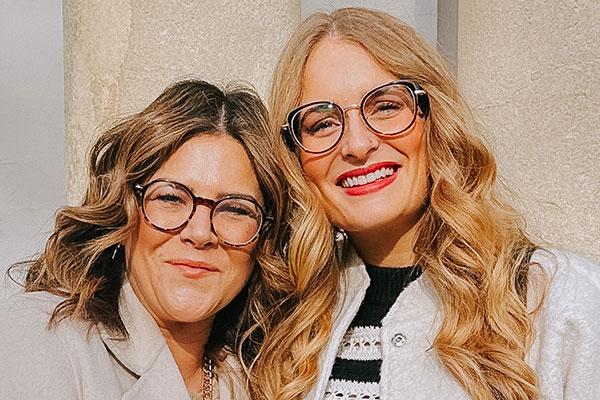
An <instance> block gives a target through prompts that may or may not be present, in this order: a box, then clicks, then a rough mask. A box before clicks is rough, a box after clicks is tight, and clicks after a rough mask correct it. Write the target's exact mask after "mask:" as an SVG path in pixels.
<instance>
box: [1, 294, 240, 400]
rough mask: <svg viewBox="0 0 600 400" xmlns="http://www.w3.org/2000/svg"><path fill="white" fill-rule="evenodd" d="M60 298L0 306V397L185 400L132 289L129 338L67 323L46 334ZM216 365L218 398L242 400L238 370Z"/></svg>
mask: <svg viewBox="0 0 600 400" xmlns="http://www.w3.org/2000/svg"><path fill="white" fill-rule="evenodd" d="M61 300H62V298H60V297H58V296H55V295H52V294H50V293H47V292H34V293H23V294H18V295H15V296H12V297H11V298H9V299H7V300H5V301H3V302H1V303H0V399H11V400H17V399H23V400H33V399H48V400H50V399H51V400H63V399H64V400H71V399H80V400H92V399H102V400H111V399H122V400H133V399H136V400H152V399H157V400H158V399H161V400H165V399H168V400H189V399H190V395H189V394H188V391H187V388H186V386H185V383H184V381H183V378H182V376H181V374H180V373H179V369H178V367H177V365H176V364H175V360H174V359H173V356H172V355H171V351H170V350H169V347H168V346H167V344H166V342H165V339H164V338H163V336H162V334H161V333H160V330H159V329H158V326H157V325H156V323H155V321H154V320H153V319H152V317H151V316H150V315H149V314H148V312H147V311H146V309H145V308H144V306H142V304H141V303H140V302H139V300H138V298H137V297H136V295H135V294H134V292H133V290H132V289H131V286H130V285H129V283H125V284H124V285H123V288H122V290H121V296H120V301H119V312H120V314H121V318H122V320H123V322H124V324H125V328H126V329H127V331H128V332H129V339H127V340H119V339H118V338H116V337H115V336H114V335H113V334H111V333H109V332H108V331H106V330H105V329H103V328H102V327H101V326H93V327H92V328H91V329H90V328H89V324H88V323H85V322H83V321H79V320H71V319H66V320H63V321H61V322H60V323H59V324H58V325H57V326H56V327H54V328H52V329H51V330H49V329H48V327H47V324H48V319H49V317H50V314H51V312H52V310H53V309H54V307H56V305H57V304H58V303H59V302H60V301H61ZM224 364H225V365H223V366H219V368H218V369H217V371H216V372H217V375H218V376H219V379H218V384H219V387H218V389H219V392H220V399H221V400H226V399H236V400H237V399H247V398H248V395H247V392H246V389H245V385H244V384H243V379H241V376H242V374H241V368H240V366H239V364H238V363H237V361H236V360H235V357H233V356H230V357H228V359H227V360H226V362H225V363H224Z"/></svg>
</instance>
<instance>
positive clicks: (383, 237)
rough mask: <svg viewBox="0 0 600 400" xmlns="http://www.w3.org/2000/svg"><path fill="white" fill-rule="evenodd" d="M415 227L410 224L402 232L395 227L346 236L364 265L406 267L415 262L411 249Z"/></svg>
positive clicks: (415, 232) (415, 231)
mask: <svg viewBox="0 0 600 400" xmlns="http://www.w3.org/2000/svg"><path fill="white" fill-rule="evenodd" d="M417 225H418V224H416V223H415V224H412V225H411V226H410V227H409V228H407V229H404V230H403V229H399V228H398V227H397V226H396V227H385V228H383V229H374V230H370V231H361V232H348V236H349V238H350V241H351V242H352V245H353V246H354V248H355V249H356V251H357V253H358V255H359V256H360V258H361V259H362V260H363V261H364V262H365V263H367V264H371V265H376V266H379V267H407V266H411V265H413V264H414V262H415V253H414V251H413V247H414V243H415V239H416V235H417Z"/></svg>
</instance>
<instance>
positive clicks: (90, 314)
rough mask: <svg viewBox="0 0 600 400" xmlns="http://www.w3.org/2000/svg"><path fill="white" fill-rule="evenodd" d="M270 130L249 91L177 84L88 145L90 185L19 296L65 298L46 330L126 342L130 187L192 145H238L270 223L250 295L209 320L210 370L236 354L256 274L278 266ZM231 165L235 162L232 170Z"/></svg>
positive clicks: (276, 183) (59, 223) (134, 205)
mask: <svg viewBox="0 0 600 400" xmlns="http://www.w3.org/2000/svg"><path fill="white" fill-rule="evenodd" d="M269 129H270V128H269V120H268V115H267V111H266V108H265V106H264V104H263V103H262V101H261V100H260V98H259V97H258V95H257V94H256V93H255V92H254V91H253V90H251V89H249V88H244V87H233V86H232V87H230V88H226V89H224V90H221V89H219V88H217V87H216V86H214V85H212V84H210V83H207V82H204V81H200V80H185V81H180V82H176V83H174V84H173V85H171V86H170V87H168V88H167V89H165V90H164V92H163V93H162V94H161V95H160V96H158V98H157V99H156V100H154V101H153V102H152V103H151V104H150V105H149V106H148V107H146V108H145V109H144V110H142V111H141V112H139V113H137V114H134V115H131V116H128V117H126V118H123V119H122V120H120V121H118V122H117V123H116V124H115V125H114V126H112V127H111V128H110V129H108V130H107V131H105V132H103V133H102V134H101V135H100V136H99V137H98V139H97V140H96V141H95V143H94V145H93V147H92V148H91V152H90V155H89V163H88V169H89V176H88V178H89V183H88V186H87V190H86V193H85V196H84V198H83V201H82V203H81V205H78V206H68V207H64V208H62V209H61V210H59V212H58V213H57V216H56V223H55V226H54V231H53V233H52V234H51V236H50V238H49V240H48V242H47V243H46V246H45V250H44V251H43V253H42V254H41V256H39V257H38V258H37V259H34V260H32V261H30V262H25V263H21V264H19V265H15V266H13V267H12V268H11V271H16V269H15V268H18V269H23V268H26V269H27V273H26V278H25V282H24V286H25V290H26V291H28V292H33V291H47V292H50V293H53V294H56V295H59V296H62V297H64V300H63V301H62V302H61V303H60V304H59V305H58V306H57V307H56V309H55V310H54V313H53V314H52V316H51V320H50V325H51V326H52V325H53V324H56V323H58V322H59V321H60V320H62V319H64V318H78V319H82V320H85V321H89V322H90V326H93V325H95V324H102V325H104V326H105V327H107V328H108V329H110V330H112V331H113V332H114V333H117V334H120V335H122V336H124V337H125V336H127V332H126V331H125V327H124V326H123V322H122V320H121V318H120V316H119V311H118V307H119V303H118V298H119V293H120V289H121V285H122V283H123V279H124V276H125V271H126V265H125V251H124V249H123V248H122V247H121V246H120V245H119V244H120V243H126V241H127V239H128V238H129V237H130V235H131V234H132V233H133V232H134V231H135V229H136V227H137V224H138V223H139V217H138V215H139V213H138V207H139V203H138V199H137V198H136V195H135V193H134V185H135V184H136V183H144V182H145V181H146V180H148V179H149V178H150V177H151V176H152V175H153V174H154V173H155V172H156V171H157V170H158V169H159V168H160V166H161V165H162V164H163V163H164V162H165V161H166V160H167V159H168V158H169V157H170V156H171V155H172V154H173V153H175V152H176V151H177V149H178V148H179V147H180V146H181V145H183V144H184V143H185V142H186V141H188V140H189V139H191V138H193V137H195V136H198V135H228V136H230V137H232V138H234V139H236V140H237V141H238V142H240V143H241V144H242V145H243V146H244V148H245V150H246V152H247V154H248V156H249V158H250V160H251V162H252V165H253V167H254V171H255V173H256V176H257V180H258V183H259V186H260V190H261V192H262V195H263V198H264V201H265V210H266V211H267V213H268V214H270V216H271V217H272V219H273V220H272V223H271V224H270V225H269V227H268V228H267V229H266V230H265V231H263V232H262V233H261V236H260V237H259V242H258V245H257V248H256V253H255V254H256V258H257V261H256V264H257V265H256V267H255V268H254V272H253V275H252V277H251V278H250V281H249V283H248V285H247V286H246V287H245V288H244V289H243V290H242V292H241V293H240V294H239V295H238V296H237V297H236V298H235V299H234V300H233V301H232V302H231V303H230V304H229V305H228V306H226V307H225V308H224V309H223V310H221V311H219V313H218V314H217V316H216V318H215V322H214V325H213V329H212V331H211V336H210V338H209V341H208V343H207V347H206V350H207V353H208V354H209V355H210V356H211V357H213V358H214V359H215V361H217V360H218V359H221V358H222V356H223V354H221V355H220V356H218V357H217V354H218V353H219V350H220V349H222V348H223V346H225V345H227V346H231V347H233V346H235V344H236V341H237V336H238V335H239V334H240V332H239V329H241V328H240V323H239V321H240V320H241V319H244V316H243V315H244V314H245V313H246V311H244V310H245V306H246V303H247V302H248V301H249V300H248V299H247V297H248V296H247V293H248V292H253V291H257V292H261V289H260V286H261V285H262V282H263V281H262V280H261V279H260V275H261V269H262V268H263V265H267V264H269V265H270V264H276V265H277V266H278V267H279V268H281V267H280V265H281V263H282V261H281V257H278V256H277V252H276V251H275V248H278V247H281V245H280V244H279V243H278V241H280V240H281V235H282V229H283V227H284V225H283V223H282V215H283V213H284V212H285V204H286V203H285V193H286V189H285V188H286V184H285V181H284V180H283V177H282V174H281V172H280V170H279V167H278V165H277V163H276V160H275V157H274V156H273V149H272V146H271V142H270V141H269V139H268V132H269ZM232 162H235V160H232Z"/></svg>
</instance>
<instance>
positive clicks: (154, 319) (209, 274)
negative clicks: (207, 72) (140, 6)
mask: <svg viewBox="0 0 600 400" xmlns="http://www.w3.org/2000/svg"><path fill="white" fill-rule="evenodd" d="M268 127H269V124H268V117H267V112H266V108H265V107H264V105H263V103H262V101H261V100H260V98H259V97H258V96H257V95H256V93H254V92H253V91H252V90H249V89H245V88H230V89H226V90H222V89H219V88H217V87H216V86H214V85H211V84H209V83H207V82H203V81H197V80H187V81H182V82H177V83H175V84H173V85H172V86H170V87H168V88H167V89H165V91H164V92H163V93H162V94H161V95H160V96H159V97H158V98H157V99H156V100H155V101H153V102H152V103H151V104H150V105H149V106H148V107H146V108H145V109H144V110H142V111H141V112H139V113H137V114H134V115H131V116H129V117H126V118H124V119H123V120H121V121H118V123H116V124H115V125H114V126H113V127H111V128H110V129H108V130H107V131H106V132H103V133H102V134H101V135H100V136H99V138H98V139H97V140H96V142H95V144H94V146H93V147H92V150H91V154H90V158H89V183H88V186H87V191H86V194H85V197H84V199H83V202H82V203H81V204H80V205H77V206H69V207H65V208H63V209H61V210H60V211H59V212H58V215H57V217H56V225H55V228H54V232H53V233H52V235H51V237H50V239H49V240H48V242H47V244H46V248H45V250H44V252H43V253H42V254H41V255H40V256H39V257H38V258H37V259H35V260H33V261H32V262H30V263H25V264H24V265H21V267H25V268H26V278H25V282H24V289H25V292H24V293H21V294H18V295H15V296H14V297H11V298H9V299H8V300H6V301H4V302H2V303H0V358H2V362H0V382H2V384H1V385H0V393H1V394H2V395H1V396H0V397H2V398H3V399H53V400H54V399H143V400H149V399H160V400H164V399H182V400H184V399H186V400H189V399H190V398H192V399H198V400H209V399H218V398H220V399H244V398H248V397H247V387H246V378H245V377H244V376H243V372H242V370H241V368H240V365H239V363H238V361H237V360H236V357H235V355H234V352H235V347H236V345H237V341H238V338H239V337H240V335H241V333H240V332H241V331H242V329H243V325H242V321H243V320H244V315H245V314H246V313H247V311H246V310H247V309H246V306H247V303H248V299H249V298H250V299H251V298H253V293H254V292H256V293H260V292H261V290H262V289H261V287H262V282H263V281H262V280H261V279H260V273H261V272H260V271H261V269H262V268H263V267H264V266H266V265H267V264H275V263H277V262H278V260H279V263H280V264H281V260H280V259H278V258H277V257H276V255H275V253H274V251H273V250H272V249H273V247H274V246H275V243H276V242H277V241H279V240H280V237H281V235H282V231H281V227H282V226H283V225H282V223H281V222H282V217H281V216H282V213H283V212H285V197H284V193H285V187H286V185H285V181H284V180H283V178H282V175H281V173H280V170H279V168H278V167H277V164H276V162H275V157H274V156H273V151H272V146H271V143H270V141H269V140H268V130H269V128H268ZM280 264H278V265H277V267H278V268H280ZM271 268H273V267H271ZM17 270H18V268H17V269H14V268H13V269H12V271H13V273H14V272H15V271H17ZM249 293H250V294H249Z"/></svg>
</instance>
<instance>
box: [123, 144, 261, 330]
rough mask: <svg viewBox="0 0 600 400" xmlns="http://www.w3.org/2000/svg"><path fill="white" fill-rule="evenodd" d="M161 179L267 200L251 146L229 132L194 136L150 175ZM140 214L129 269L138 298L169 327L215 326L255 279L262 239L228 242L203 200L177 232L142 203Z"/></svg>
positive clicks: (205, 192)
mask: <svg viewBox="0 0 600 400" xmlns="http://www.w3.org/2000/svg"><path fill="white" fill-rule="evenodd" d="M156 179H168V180H172V181H177V182H179V183H182V184H184V185H186V186H187V187H188V188H189V189H191V191H192V192H193V193H194V195H196V196H202V197H206V198H209V199H213V200H218V199H220V198H223V197H224V196H226V195H232V194H235V195H241V196H245V197H251V198H253V199H255V200H256V201H257V202H258V203H259V204H261V205H263V204H264V202H263V198H262V196H261V192H260V188H259V184H258V181H257V179H256V175H255V173H254V169H253V167H252V164H251V162H250V159H249V158H248V155H247V154H246V151H245V150H244V147H243V146H242V145H241V144H240V143H239V142H237V141H236V140H235V139H233V138H231V137H230V136H227V135H223V134H214V135H213V134H206V135H202V136H196V137H194V138H192V139H190V140H188V141H187V142H186V143H185V144H183V145H182V146H181V147H180V148H179V149H178V150H177V151H176V152H175V153H174V154H173V155H172V156H171V157H170V158H169V159H168V160H167V161H166V162H165V163H164V164H163V165H162V166H161V167H160V168H159V169H158V171H156V173H155V174H154V175H153V176H152V177H151V178H150V179H149V180H148V181H149V182H150V181H153V180H156ZM139 213H140V214H139V215H140V223H139V226H138V228H137V231H136V234H135V235H134V236H133V238H132V239H131V241H130V242H129V243H128V244H127V273H128V278H129V281H130V282H131V286H132V288H133V290H134V292H135V293H136V295H137V297H138V298H139V299H140V301H141V303H142V304H143V305H144V307H146V309H147V310H148V311H149V313H150V314H151V315H152V317H153V318H154V319H155V321H156V322H157V324H158V325H159V327H161V328H167V329H168V327H169V326H171V325H173V324H181V323H183V324H200V325H203V326H205V327H208V328H210V326H211V324H212V321H213V319H214V316H215V314H216V313H217V312H218V311H219V310H221V309H222V308H223V307H225V306H226V305H227V304H228V303H229V302H231V300H233V298H234V297H235V296H236V295H237V294H238V293H239V292H240V290H241V289H242V288H243V287H244V285H245V284H246V282H247V281H248V278H249V277H250V274H251V272H252V268H253V265H254V258H253V250H254V248H255V246H256V244H255V243H256V242H252V243H250V244H248V245H246V246H242V247H231V246H228V245H226V244H224V243H222V242H220V241H219V240H218V238H217V236H216V235H215V234H214V233H213V232H212V230H211V225H210V209H209V208H208V207H206V206H202V205H198V207H197V208H196V212H195V213H194V215H193V217H192V218H191V219H190V221H189V222H188V223H187V225H186V226H185V227H184V228H183V229H181V230H179V231H176V232H173V233H164V232H160V231H158V230H157V229H155V228H153V227H152V226H151V225H150V223H149V222H148V221H146V220H145V219H144V216H143V214H142V210H141V207H140V208H139Z"/></svg>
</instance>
